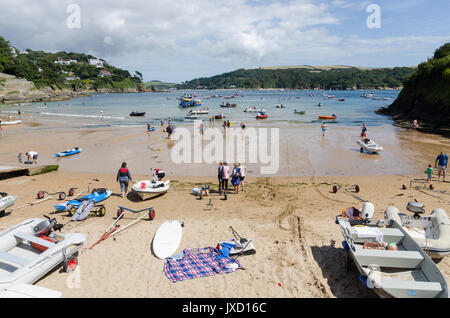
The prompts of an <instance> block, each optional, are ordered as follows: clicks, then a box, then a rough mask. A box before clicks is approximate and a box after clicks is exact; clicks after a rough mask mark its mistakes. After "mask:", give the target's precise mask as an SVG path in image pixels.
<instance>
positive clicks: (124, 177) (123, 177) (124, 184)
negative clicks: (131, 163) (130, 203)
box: [117, 162, 132, 198]
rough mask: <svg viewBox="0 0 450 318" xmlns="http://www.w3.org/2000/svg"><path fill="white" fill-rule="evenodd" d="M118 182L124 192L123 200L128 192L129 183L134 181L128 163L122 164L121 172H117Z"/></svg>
mask: <svg viewBox="0 0 450 318" xmlns="http://www.w3.org/2000/svg"><path fill="white" fill-rule="evenodd" d="M117 181H118V182H119V183H120V191H122V198H123V197H124V196H125V195H126V194H127V191H128V182H130V181H132V179H131V174H130V171H129V170H128V168H127V163H126V162H122V166H121V167H120V169H119V171H117Z"/></svg>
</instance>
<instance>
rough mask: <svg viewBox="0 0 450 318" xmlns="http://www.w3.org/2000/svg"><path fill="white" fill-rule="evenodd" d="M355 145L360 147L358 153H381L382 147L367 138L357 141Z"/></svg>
mask: <svg viewBox="0 0 450 318" xmlns="http://www.w3.org/2000/svg"><path fill="white" fill-rule="evenodd" d="M356 143H357V144H358V145H359V146H360V147H361V148H360V152H363V151H364V150H365V151H367V152H368V153H378V152H381V151H383V147H381V146H380V145H378V144H377V143H375V142H374V141H373V140H370V139H368V138H366V139H364V140H357V141H356Z"/></svg>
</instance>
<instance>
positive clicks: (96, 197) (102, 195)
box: [54, 189, 112, 211]
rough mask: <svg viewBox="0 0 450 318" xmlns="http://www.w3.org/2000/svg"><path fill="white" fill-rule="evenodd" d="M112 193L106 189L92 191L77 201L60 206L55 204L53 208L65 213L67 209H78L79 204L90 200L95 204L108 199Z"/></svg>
mask: <svg viewBox="0 0 450 318" xmlns="http://www.w3.org/2000/svg"><path fill="white" fill-rule="evenodd" d="M111 193H112V191H111V190H107V189H94V190H93V191H92V193H91V194H88V195H86V196H84V197H81V198H79V199H75V200H72V201H67V202H64V203H61V204H55V205H54V207H55V208H56V210H57V211H65V210H66V209H67V208H68V207H73V208H78V207H79V206H80V204H81V203H82V202H83V201H85V200H92V201H94V202H95V203H98V202H101V201H103V200H106V199H108V198H109V197H110V195H111Z"/></svg>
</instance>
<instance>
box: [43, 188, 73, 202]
mask: <svg viewBox="0 0 450 318" xmlns="http://www.w3.org/2000/svg"><path fill="white" fill-rule="evenodd" d="M75 189H77V188H70V189H69V191H67V195H66V193H65V192H64V191H60V192H55V193H49V192H47V191H45V190H39V191H38V193H37V198H38V199H43V198H44V197H45V194H48V195H55V194H57V195H58V199H59V200H65V199H66V197H67V196H69V197H71V196H73V195H74V194H75Z"/></svg>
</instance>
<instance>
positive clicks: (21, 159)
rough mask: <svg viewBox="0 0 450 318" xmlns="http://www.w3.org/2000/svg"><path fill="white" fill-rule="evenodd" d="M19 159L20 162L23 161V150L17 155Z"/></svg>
mask: <svg viewBox="0 0 450 318" xmlns="http://www.w3.org/2000/svg"><path fill="white" fill-rule="evenodd" d="M17 159H18V160H19V163H23V157H22V153H21V152H19V154H18V155H17Z"/></svg>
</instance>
